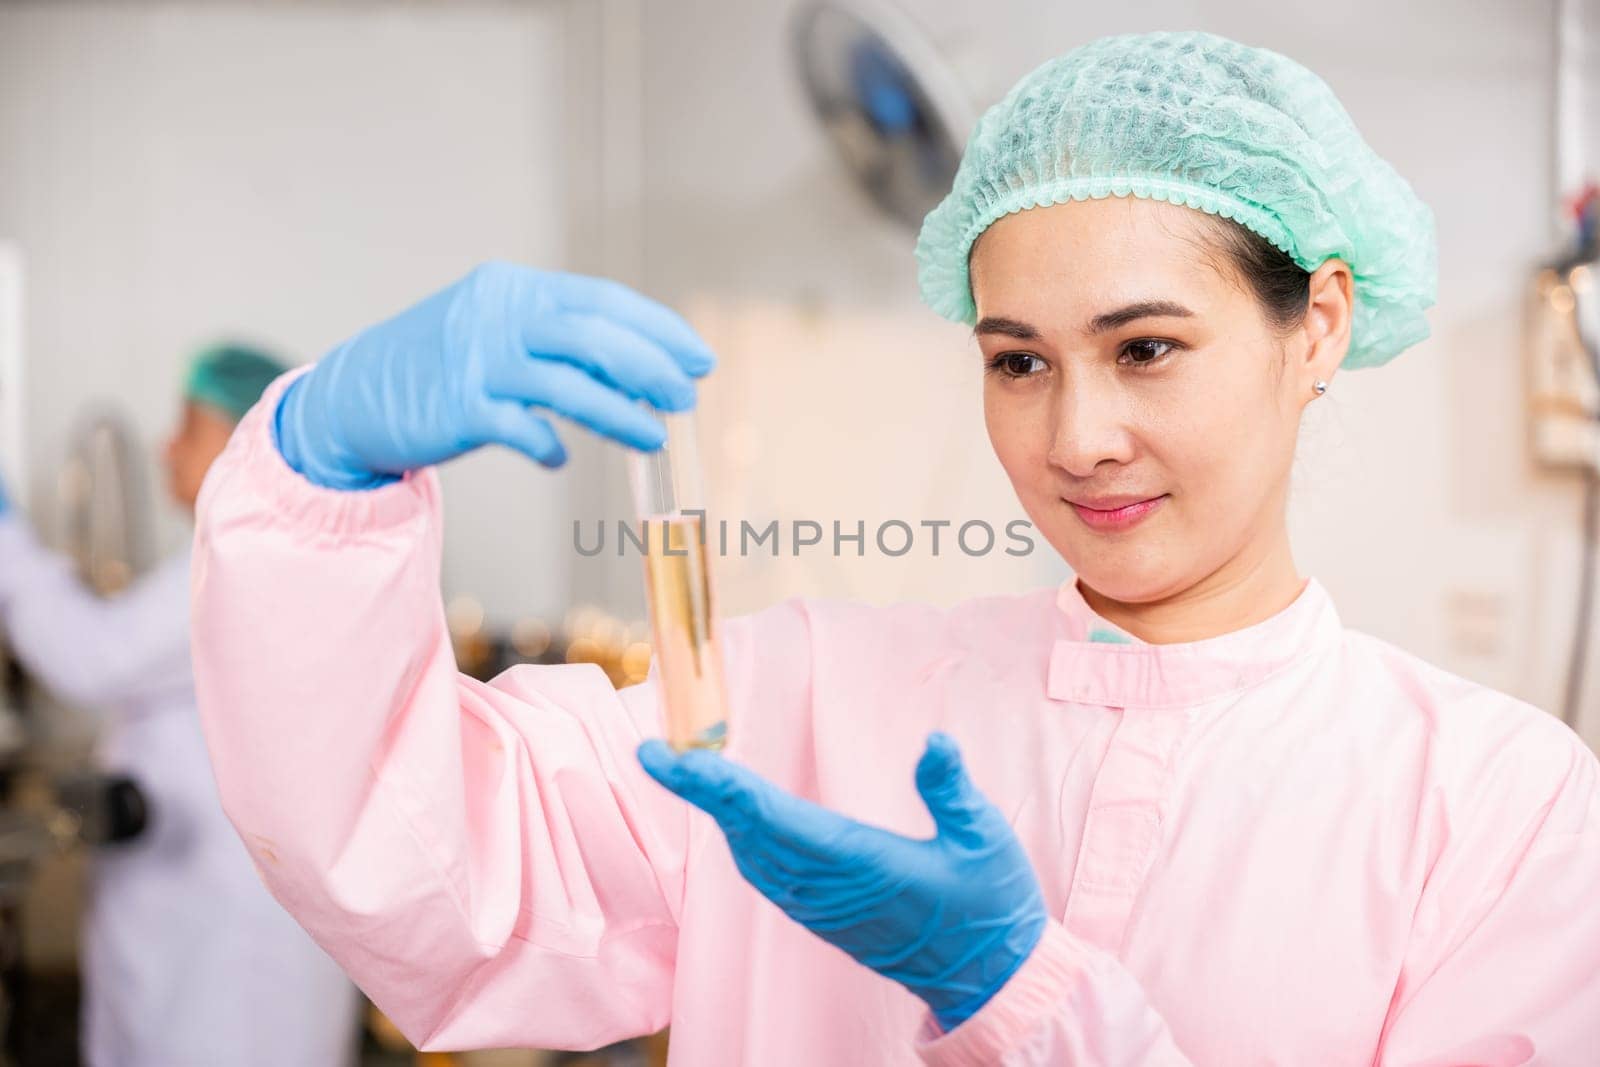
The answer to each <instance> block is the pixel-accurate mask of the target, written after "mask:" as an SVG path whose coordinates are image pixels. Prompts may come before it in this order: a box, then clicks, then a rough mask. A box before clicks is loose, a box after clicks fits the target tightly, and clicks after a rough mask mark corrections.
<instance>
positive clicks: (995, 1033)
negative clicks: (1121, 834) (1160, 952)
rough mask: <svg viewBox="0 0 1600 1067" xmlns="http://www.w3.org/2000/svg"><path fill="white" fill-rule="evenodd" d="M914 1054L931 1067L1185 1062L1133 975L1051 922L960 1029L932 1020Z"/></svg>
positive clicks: (1170, 1065)
mask: <svg viewBox="0 0 1600 1067" xmlns="http://www.w3.org/2000/svg"><path fill="white" fill-rule="evenodd" d="M917 1051H918V1052H919V1053H920V1054H921V1055H922V1059H923V1061H924V1062H925V1063H929V1064H933V1065H935V1067H1058V1065H1061V1064H1072V1065H1074V1067H1180V1065H1184V1064H1188V1063H1189V1062H1190V1061H1189V1059H1188V1058H1187V1057H1186V1056H1184V1054H1183V1053H1182V1052H1181V1051H1179V1049H1178V1046H1177V1045H1176V1044H1175V1043H1174V1042H1173V1040H1172V1034H1171V1033H1170V1032H1169V1031H1168V1029H1167V1024H1166V1023H1165V1022H1164V1021H1163V1020H1162V1018H1161V1016H1160V1015H1159V1014H1158V1013H1157V1012H1156V1010H1155V1008H1153V1007H1152V1006H1151V1005H1150V1002H1149V1000H1148V999H1146V997H1145V994H1144V990H1143V989H1142V988H1140V986H1139V983H1138V982H1137V981H1136V980H1135V979H1134V977H1133V976H1132V975H1131V974H1129V973H1128V972H1127V971H1126V970H1124V969H1123V967H1122V965H1121V964H1120V963H1118V962H1117V961H1116V960H1115V959H1113V958H1112V957H1111V956H1110V955H1109V954H1107V953H1105V952H1102V951H1100V950H1099V949H1096V948H1094V947H1093V946H1090V945H1087V944H1085V943H1084V942H1083V941H1082V940H1080V939H1079V938H1076V937H1074V936H1072V934H1070V933H1068V932H1067V930H1066V928H1065V927H1063V926H1062V925H1061V924H1060V923H1058V922H1056V921H1055V920H1051V922H1050V925H1049V926H1048V927H1046V928H1045V933H1044V936H1043V937H1042V938H1041V939H1040V941H1039V944H1038V946H1037V947H1036V948H1035V949H1034V950H1033V955H1031V956H1029V957H1028V960H1027V962H1026V963H1024V964H1023V965H1022V967H1021V968H1019V969H1018V971H1017V973H1016V974H1014V975H1012V976H1011V980H1010V981H1009V982H1007V983H1006V984H1005V985H1004V986H1002V987H1001V989H1000V992H998V993H996V994H995V995H994V998H993V999H991V1000H990V1001H989V1003H988V1004H985V1005H984V1007H983V1010H982V1011H980V1012H978V1014H976V1015H974V1016H973V1017H972V1018H970V1019H968V1020H967V1021H966V1022H965V1023H963V1024H961V1025H960V1026H958V1027H957V1028H956V1029H954V1030H952V1031H950V1032H949V1033H948V1034H941V1033H940V1032H939V1029H938V1026H937V1025H936V1024H935V1023H934V1022H933V1021H932V1019H931V1017H930V1018H929V1019H927V1020H926V1021H925V1022H924V1024H923V1031H922V1034H921V1040H920V1041H919V1043H918V1046H917Z"/></svg>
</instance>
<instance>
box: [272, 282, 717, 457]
mask: <svg viewBox="0 0 1600 1067" xmlns="http://www.w3.org/2000/svg"><path fill="white" fill-rule="evenodd" d="M713 362H714V360H713V358H712V355H711V352H710V350H709V349H708V348H707V347H706V345H705V342H704V341H702V340H700V338H699V337H697V336H696V335H695V332H694V331H693V330H692V329H690V327H689V325H688V323H686V322H684V321H683V319H681V318H679V317H678V316H677V315H676V314H674V313H673V312H672V311H669V310H668V309H667V308H665V307H663V306H661V305H660V304H657V303H654V302H653V301H650V300H647V299H646V298H644V297H642V296H640V295H639V294H638V293H635V292H633V291H632V290H631V289H628V288H627V287H625V286H622V285H619V284H618V283H616V282H611V281H606V280H603V279H600V278H586V277H583V276H581V275H576V274H555V273H548V272H544V271H536V270H531V269H529V268H527V267H519V266H514V265H512V264H507V263H490V264H486V265H484V266H481V267H479V268H477V269H476V270H474V271H473V272H472V273H471V274H469V275H467V276H466V277H465V278H463V279H462V280H461V281H459V282H457V283H456V284H455V285H452V286H451V287H450V288H448V289H445V290H444V291H442V292H439V293H436V294H435V295H433V296H431V297H429V298H428V299H426V300H424V301H422V303H420V304H417V305H416V306H415V307H413V308H411V309H410V310H408V311H404V312H402V313H400V314H399V315H397V316H395V317H394V318H392V319H390V320H389V321H387V322H384V323H380V324H379V325H377V326H373V327H370V328H369V329H366V330H363V331H362V332H361V333H359V334H357V335H356V336H355V337H354V338H352V339H351V340H349V341H346V342H345V343H344V344H342V345H340V346H339V347H338V348H336V349H334V351H333V352H332V353H330V354H329V355H328V356H327V357H326V358H324V359H323V360H322V361H321V362H320V363H318V364H317V366H316V368H315V369H314V370H312V371H311V372H310V373H309V374H307V375H306V376H305V377H303V378H299V379H297V380H296V381H295V382H294V384H293V385H291V386H290V387H289V389H288V391H287V392H285V394H284V396H283V399H282V401H281V402H280V404H279V406H278V411H277V416H276V431H277V440H278V449H279V451H280V452H282V453H283V457H284V459H285V460H287V461H288V463H289V466H291V467H293V468H294V469H295V470H297V471H299V472H300V473H301V474H303V475H305V476H306V477H307V478H308V479H310V480H311V481H312V482H314V483H316V484H318V485H323V486H328V487H330V488H334V489H368V488H372V487H374V486H379V485H383V484H385V483H386V482H391V481H393V480H395V479H396V478H397V477H399V476H400V475H402V474H404V473H405V472H406V471H409V470H415V469H416V468H418V467H426V466H429V465H430V464H434V463H440V462H443V461H444V460H447V459H450V458H451V457H453V456H458V455H460V454H461V453H463V452H468V451H471V450H472V449H474V448H478V447H480V446H482V445H487V444H500V445H506V446H508V447H510V448H514V449H516V450H517V451H519V452H521V453H523V454H524V455H526V456H528V457H529V458H531V459H534V460H536V461H538V462H539V463H542V464H544V465H545V466H549V467H556V466H560V465H561V464H562V463H563V462H565V461H566V451H565V449H563V448H562V445H561V441H560V440H559V439H558V438H557V437H556V433H555V430H554V429H552V428H551V426H550V423H549V421H548V420H547V419H546V418H545V417H544V415H542V414H539V413H538V411H536V410H534V409H543V410H544V411H546V412H554V413H555V414H558V415H564V416H566V417H567V418H569V419H571V420H573V421H574V422H577V423H579V424H581V425H584V426H587V427H589V428H590V429H592V430H594V431H596V432H598V433H600V434H602V435H604V436H606V437H610V438H613V439H615V440H617V441H620V442H622V443H623V444H627V445H632V446H634V447H635V448H643V449H653V448H657V447H659V446H660V445H661V443H662V442H663V441H664V440H665V439H666V435H665V431H664V429H663V427H662V425H661V423H660V422H659V421H658V420H657V419H656V418H655V417H654V416H652V415H651V414H649V413H648V412H647V411H645V410H644V409H643V408H641V407H640V406H639V404H638V403H636V401H637V400H646V401H648V402H649V403H650V404H651V405H653V406H654V407H656V408H657V409H661V410H666V411H682V410H686V409H688V408H691V407H693V406H694V400H695V390H694V385H693V382H692V381H691V376H699V375H702V374H705V373H706V372H707V371H709V370H710V369H711V367H712V364H713Z"/></svg>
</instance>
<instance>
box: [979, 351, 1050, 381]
mask: <svg viewBox="0 0 1600 1067" xmlns="http://www.w3.org/2000/svg"><path fill="white" fill-rule="evenodd" d="M989 369H990V370H992V371H994V372H996V373H998V374H1000V375H1001V376H1002V377H1006V378H1029V377H1032V376H1033V375H1035V374H1037V373H1038V372H1039V371H1041V370H1043V369H1044V360H1042V359H1040V358H1039V357H1038V356H1030V355H1029V354H1028V353H1026V352H1007V353H1005V354H1003V355H999V356H996V357H994V359H991V360H990V361H989Z"/></svg>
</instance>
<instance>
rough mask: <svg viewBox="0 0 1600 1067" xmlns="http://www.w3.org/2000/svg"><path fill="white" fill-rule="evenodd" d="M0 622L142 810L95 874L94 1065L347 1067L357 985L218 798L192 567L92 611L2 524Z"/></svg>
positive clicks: (61, 569)
mask: <svg viewBox="0 0 1600 1067" xmlns="http://www.w3.org/2000/svg"><path fill="white" fill-rule="evenodd" d="M0 620H3V622H4V626H5V631H6V635H7V637H8V638H9V639H10V642H11V645H12V647H13V649H14V651H15V653H16V655H17V657H18V658H19V659H20V660H21V661H22V663H23V665H24V666H25V667H26V668H27V670H28V671H29V672H30V673H31V674H33V675H34V676H35V677H36V678H38V679H40V680H41V681H43V682H44V683H45V684H46V685H47V686H48V687H49V688H50V689H51V690H52V691H54V692H55V693H56V694H57V695H58V696H59V697H60V698H62V699H63V700H66V701H67V702H69V703H71V704H74V705H79V706H82V707H85V708H89V709H94V710H97V711H101V712H102V713H103V714H104V716H105V718H104V719H103V722H104V728H103V731H102V733H101V741H100V746H99V762H100V764H101V766H102V767H105V768H107V769H109V770H114V771H119V772H122V773H125V774H127V775H129V776H130V777H132V778H133V779H134V780H135V781H136V782H137V783H138V784H139V787H140V789H141V790H142V791H143V792H144V794H145V796H146V798H147V799H148V801H149V804H150V809H151V822H150V825H149V827H148V828H147V829H146V831H145V833H144V834H143V835H141V836H140V837H138V838H137V839H135V840H133V841H131V842H127V843H124V844H120V845H112V846H107V847H105V848H101V849H99V850H97V854H96V855H95V856H94V859H93V861H92V863H93V867H92V870H93V875H92V880H91V885H90V900H89V905H88V911H87V914H86V916H85V919H84V931H83V957H84V958H83V973H84V998H85V1003H84V1027H83V1044H84V1054H85V1057H86V1059H87V1061H88V1062H89V1064H90V1065H91V1067H191V1065H192V1067H253V1065H256V1064H260V1065H263V1067H265V1065H268V1064H270V1065H272V1067H282V1065H285V1064H293V1065H296V1067H301V1065H306V1067H322V1065H328V1067H340V1065H343V1064H347V1063H351V1062H353V1060H354V1056H355V1049H356V1040H357V1034H358V1030H357V1010H358V999H357V996H356V992H355V989H354V987H353V986H352V985H351V984H350V982H349V981H348V979H346V978H345V977H344V975H343V974H342V973H341V972H340V971H339V969H338V967H337V966H336V965H335V964H334V963H333V962H332V961H331V960H330V959H329V958H328V957H327V956H326V955H325V954H324V953H323V952H322V950H321V949H319V948H318V947H317V946H316V945H315V944H314V943H313V942H312V941H311V939H310V938H309V937H308V936H307V935H306V933H305V932H304V931H303V930H301V929H300V927H299V926H298V925H296V923H295V922H294V920H293V919H291V918H290V917H289V915H288V914H287V913H286V912H284V911H283V909H282V908H281V907H279V905H278V903H277V902H276V901H274V900H273V899H272V897H271V896H270V895H269V894H268V893H267V891H266V889H264V888H263V887H262V885H261V882H260V880H259V878H258V877H257V875H256V872H255V868H254V866H253V865H252V863H251V861H250V859H249V857H248V854H247V853H246V851H245V849H244V845H243V843H242V842H241V841H240V840H239V838H238V835H237V833H236V832H235V831H234V829H233V827H232V826H231V825H230V824H229V822H228V821H227V819H226V817H225V816H224V815H223V812H222V807H221V804H220V802H219V801H218V799H217V791H216V785H215V782H214V781H213V779H212V775H211V764H210V761H209V759H208V758H207V754H206V748H205V741H204V737H203V735H202V734H201V731H200V720H199V713H198V711H197V709H196V707H195V696H194V681H193V678H192V675H191V672H190V665H189V558H188V554H187V553H184V554H182V555H180V556H178V557H176V558H173V559H171V560H168V561H167V562H166V563H164V564H163V565H162V566H161V567H159V568H158V569H157V570H155V571H154V572H153V573H151V574H149V575H148V576H146V577H145V578H144V579H142V580H141V581H139V582H138V583H137V584H135V585H134V586H133V587H132V588H130V589H129V590H127V591H126V592H125V593H123V594H122V595H120V596H117V597H115V598H112V599H110V600H104V599H101V598H99V597H96V596H95V595H93V594H92V593H90V592H88V591H87V590H86V589H85V588H84V587H83V586H82V585H81V584H80V583H79V582H78V581H77V579H76V577H75V576H74V574H73V572H72V569H71V567H70V565H69V564H68V563H67V562H66V561H65V560H63V559H62V558H60V557H59V556H57V555H55V554H53V553H51V552H49V551H47V550H46V549H44V548H43V547H42V546H41V545H39V544H38V542H37V541H36V540H35V539H34V537H33V535H32V533H31V531H29V530H28V529H27V527H26V526H25V525H24V524H23V523H22V522H21V521H19V520H18V519H17V518H16V517H15V516H14V515H6V516H0Z"/></svg>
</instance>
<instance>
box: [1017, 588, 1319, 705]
mask: <svg viewBox="0 0 1600 1067" xmlns="http://www.w3.org/2000/svg"><path fill="white" fill-rule="evenodd" d="M1056 604H1057V606H1058V607H1060V609H1061V611H1062V613H1063V615H1064V616H1065V620H1064V622H1065V630H1066V636H1065V637H1063V638H1061V639H1060V640H1058V641H1057V642H1056V643H1055V647H1054V648H1053V649H1052V650H1051V653H1050V677H1049V681H1048V690H1047V691H1048V693H1049V695H1050V698H1051V699H1052V700H1070V701H1072V702H1074V703H1078V704H1096V705H1101V706H1105V707H1115V708H1130V707H1132V708H1184V707H1191V706H1193V705H1195V704H1202V703H1205V702H1207V701H1210V700H1214V699H1217V698H1219V697H1224V696H1227V695H1229V694H1232V693H1237V692H1240V691H1242V690H1245V689H1249V688H1251V687H1252V686H1256V685H1259V684H1260V683H1262V682H1264V681H1265V680H1266V679H1267V678H1269V677H1271V676H1272V675H1274V674H1276V673H1278V671H1280V670H1282V669H1284V668H1285V667H1288V666H1290V665H1292V664H1294V663H1299V662H1304V661H1305V660H1307V659H1310V658H1312V657H1315V656H1318V655H1321V654H1322V653H1323V652H1326V651H1327V650H1328V649H1330V648H1332V647H1333V646H1334V645H1335V644H1337V643H1338V641H1339V640H1340V638H1341V637H1342V635H1343V633H1344V626H1343V624H1342V623H1341V622H1340V621H1339V616H1338V613H1337V612H1335V611H1334V608H1333V601H1332V599H1330V598H1329V596H1328V594H1327V591H1326V590H1324V589H1323V588H1322V586H1321V584H1320V583H1318V582H1317V580H1316V579H1314V578H1313V579H1311V580H1309V581H1308V582H1306V585H1305V588H1304V589H1302V590H1301V591H1300V595H1299V596H1298V597H1296V598H1295V601H1294V602H1293V603H1292V604H1290V605H1289V606H1288V607H1286V608H1284V609H1283V610H1282V611H1280V612H1279V613H1278V614H1276V615H1274V616H1272V618H1270V619H1266V620H1265V621H1263V622H1259V623H1257V624H1255V625H1254V626H1249V627H1246V628H1245V629H1243V630H1236V631H1234V632H1233V633H1228V634H1223V635H1222V636H1220V637H1211V638H1207V639H1206V640H1204V641H1189V642H1185V643H1183V644H1176V645H1151V644H1147V643H1145V642H1143V641H1140V640H1139V639H1138V638H1136V637H1133V636H1131V635H1129V634H1127V633H1125V632H1123V631H1122V630H1119V629H1117V627H1115V626H1113V625H1111V623H1109V622H1107V621H1106V620H1104V619H1102V618H1101V617H1100V616H1098V615H1096V614H1095V613H1094V611H1093V610H1091V609H1090V607H1089V605H1088V604H1087V603H1086V602H1085V601H1084V599H1083V594H1082V593H1080V592H1079V591H1078V584H1077V581H1076V579H1068V580H1067V582H1066V583H1065V584H1064V585H1062V587H1061V591H1060V593H1058V594H1057V596H1056ZM1096 631H1100V633H1099V634H1098V635H1096V638H1095V639H1091V635H1095V634H1096ZM1106 632H1109V633H1110V634H1111V635H1113V636H1112V638H1111V640H1114V641H1115V640H1120V641H1123V642H1126V643H1118V644H1111V643H1107V642H1106V639H1105V638H1106Z"/></svg>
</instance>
